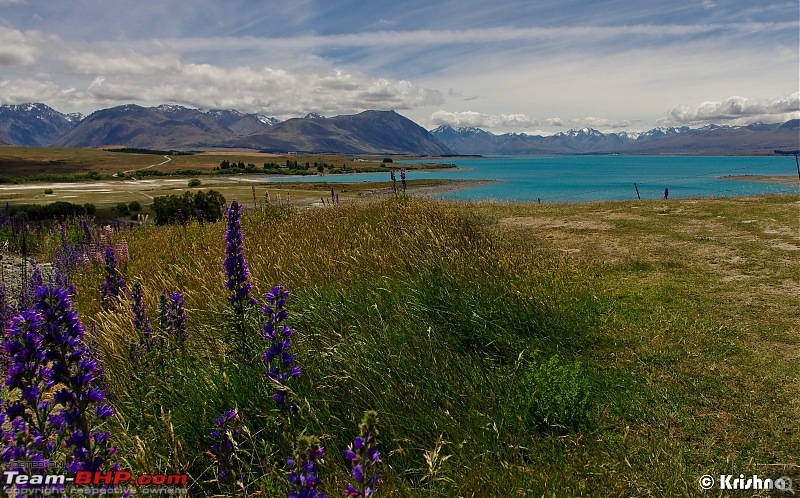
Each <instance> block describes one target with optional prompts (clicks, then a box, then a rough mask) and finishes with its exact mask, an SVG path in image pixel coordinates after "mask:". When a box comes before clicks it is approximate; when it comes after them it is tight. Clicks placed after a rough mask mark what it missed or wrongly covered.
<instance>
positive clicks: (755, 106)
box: [659, 92, 800, 125]
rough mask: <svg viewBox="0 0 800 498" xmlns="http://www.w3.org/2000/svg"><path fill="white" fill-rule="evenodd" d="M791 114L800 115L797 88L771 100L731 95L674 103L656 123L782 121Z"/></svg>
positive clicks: (797, 116)
mask: <svg viewBox="0 0 800 498" xmlns="http://www.w3.org/2000/svg"><path fill="white" fill-rule="evenodd" d="M795 118H800V92H795V93H793V94H791V95H787V96H784V97H779V98H776V99H772V100H767V99H750V98H746V97H736V96H734V97H729V98H727V99H725V100H723V101H720V102H703V103H702V104H700V105H699V106H697V107H687V106H675V107H673V108H672V109H670V111H669V113H668V115H667V117H665V118H662V119H661V120H659V123H663V124H681V125H699V124H708V123H727V124H738V125H745V124H750V123H755V122H758V121H764V122H770V123H776V122H784V121H788V120H790V119H795Z"/></svg>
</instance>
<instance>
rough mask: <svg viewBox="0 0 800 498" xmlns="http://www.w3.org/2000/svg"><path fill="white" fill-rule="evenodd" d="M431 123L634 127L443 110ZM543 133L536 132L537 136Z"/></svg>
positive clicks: (620, 122) (504, 126) (587, 120)
mask: <svg viewBox="0 0 800 498" xmlns="http://www.w3.org/2000/svg"><path fill="white" fill-rule="evenodd" d="M430 122H431V123H433V124H434V125H450V126H453V127H477V128H484V129H520V128H523V129H526V128H533V127H538V126H553V127H564V126H570V127H573V128H585V127H591V128H603V129H618V128H627V127H629V126H632V125H633V122H632V121H629V120H627V119H607V118H597V117H591V116H590V117H586V118H578V119H569V120H565V119H561V118H532V117H530V116H528V115H526V114H483V113H480V112H475V111H465V112H447V111H441V110H440V111H436V112H434V113H433V114H432V115H431V117H430ZM541 133H542V132H541V131H538V132H536V134H541Z"/></svg>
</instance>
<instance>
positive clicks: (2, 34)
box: [0, 25, 41, 66]
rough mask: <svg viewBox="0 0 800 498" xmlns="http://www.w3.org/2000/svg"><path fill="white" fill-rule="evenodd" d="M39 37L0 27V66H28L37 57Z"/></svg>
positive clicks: (34, 34)
mask: <svg viewBox="0 0 800 498" xmlns="http://www.w3.org/2000/svg"><path fill="white" fill-rule="evenodd" d="M40 39H41V37H40V35H38V34H36V33H25V32H22V31H19V30H17V29H13V28H9V27H7V26H3V25H0V66H28V65H31V64H34V63H35V62H36V60H37V58H38V56H39V52H40V50H39V48H38V47H37V44H38V42H39V41H40Z"/></svg>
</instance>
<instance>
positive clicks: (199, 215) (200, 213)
mask: <svg viewBox="0 0 800 498" xmlns="http://www.w3.org/2000/svg"><path fill="white" fill-rule="evenodd" d="M194 217H195V218H197V223H199V224H200V226H203V211H202V210H200V209H195V210H194Z"/></svg>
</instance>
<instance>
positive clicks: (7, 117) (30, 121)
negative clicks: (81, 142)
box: [0, 102, 83, 147]
mask: <svg viewBox="0 0 800 498" xmlns="http://www.w3.org/2000/svg"><path fill="white" fill-rule="evenodd" d="M81 119H83V116H82V115H80V114H69V115H68V114H62V113H60V112H58V111H56V110H54V109H52V108H51V107H49V106H46V105H44V104H41V103H31V102H29V103H26V104H19V105H2V106H0V140H2V141H3V142H6V143H10V144H15V145H24V146H29V147H42V146H46V145H50V143H52V142H53V141H54V140H56V139H57V138H59V137H60V136H62V135H64V134H65V133H67V132H69V131H70V130H71V129H72V128H74V127H75V126H76V125H77V124H78V123H79V122H80V121H81Z"/></svg>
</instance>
